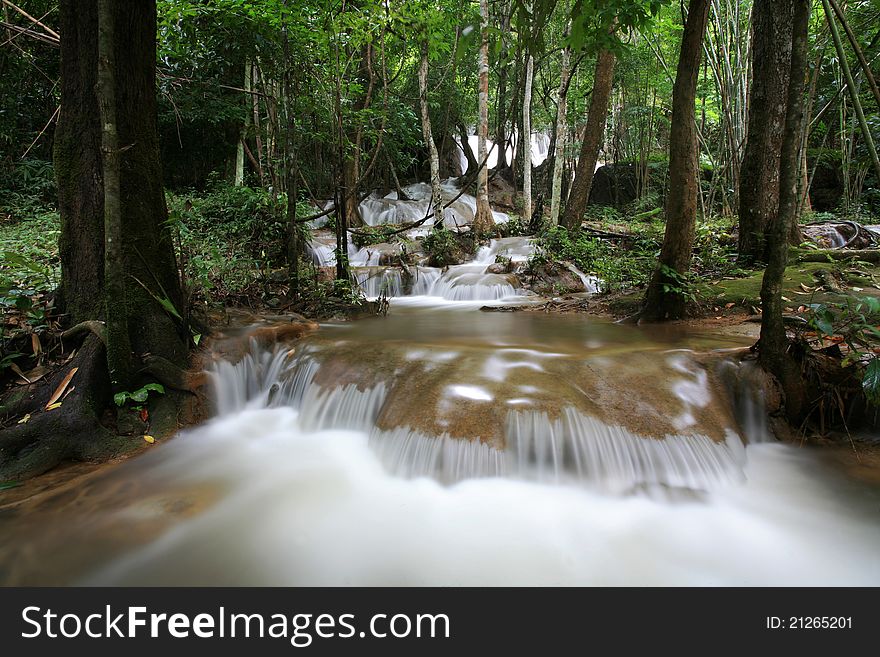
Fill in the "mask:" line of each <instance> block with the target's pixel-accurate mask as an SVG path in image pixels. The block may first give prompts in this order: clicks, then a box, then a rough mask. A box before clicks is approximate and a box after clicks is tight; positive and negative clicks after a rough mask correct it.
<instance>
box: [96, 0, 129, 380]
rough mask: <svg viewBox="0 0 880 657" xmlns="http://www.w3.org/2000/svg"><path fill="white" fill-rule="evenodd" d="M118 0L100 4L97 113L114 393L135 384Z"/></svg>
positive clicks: (108, 338) (107, 343) (106, 310)
mask: <svg viewBox="0 0 880 657" xmlns="http://www.w3.org/2000/svg"><path fill="white" fill-rule="evenodd" d="M114 22H115V20H114V16H113V0H98V85H97V93H98V107H99V108H100V110H101V155H102V160H101V163H102V166H103V170H104V294H105V307H104V317H105V318H106V332H105V336H106V337H105V340H104V342H105V346H106V348H107V369H108V371H109V373H110V384H111V386H112V388H113V390H114V391H116V392H118V391H120V390H125V389H126V387H127V386H128V384H129V383H130V382H131V342H130V340H129V337H128V327H127V320H126V316H125V308H126V301H127V299H126V294H125V262H124V259H123V255H122V239H123V233H122V199H121V198H120V195H121V183H120V177H121V176H120V170H119V135H118V133H117V129H116V82H115V78H116V53H115V49H114V36H113V35H114V32H115V25H114Z"/></svg>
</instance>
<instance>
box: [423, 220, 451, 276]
mask: <svg viewBox="0 0 880 657" xmlns="http://www.w3.org/2000/svg"><path fill="white" fill-rule="evenodd" d="M422 248H423V249H424V250H425V253H426V254H428V256H429V257H430V258H431V264H432V265H433V266H435V267H446V266H447V265H454V264H456V263H457V262H458V258H457V254H458V252H459V250H460V249H459V246H458V242H456V240H455V235H454V234H453V233H452V231H451V230H448V229H446V228H445V227H441V228H437V227H435V228H434V229H432V230H431V232H430V233H428V235H427V236H426V237H425V239H424V240H422Z"/></svg>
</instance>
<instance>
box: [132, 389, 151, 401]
mask: <svg viewBox="0 0 880 657" xmlns="http://www.w3.org/2000/svg"><path fill="white" fill-rule="evenodd" d="M149 395H150V391H149V390H147V389H146V388H141V389H140V390H135V391H134V392H133V393H131V398H132V400H133V401H136V402H138V403H143V402H145V401H147V397H149Z"/></svg>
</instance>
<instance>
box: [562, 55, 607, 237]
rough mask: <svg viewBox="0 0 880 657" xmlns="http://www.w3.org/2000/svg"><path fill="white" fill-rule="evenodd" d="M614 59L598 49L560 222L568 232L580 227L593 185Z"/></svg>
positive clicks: (603, 132) (603, 130)
mask: <svg viewBox="0 0 880 657" xmlns="http://www.w3.org/2000/svg"><path fill="white" fill-rule="evenodd" d="M615 59H616V58H615V56H614V54H613V53H612V52H611V51H609V50H601V51H600V52H599V54H598V56H597V57H596V73H595V75H594V76H593V93H592V96H591V98H590V110H589V112H588V113H587V125H586V128H585V129H584V140H583V142H582V144H581V155H580V159H579V160H578V165H577V170H576V172H575V176H574V182H573V183H572V185H571V190H570V191H569V196H568V205H567V206H566V208H565V216H564V217H563V219H562V223H563V224H564V225H565V226H566V227H567V228H569V229H572V228H579V227H580V225H581V221H582V220H583V218H584V212H586V210H587V202H588V201H589V200H590V188H591V187H592V185H593V174H594V173H595V172H596V162H597V161H598V160H599V149H600V148H601V146H602V137H603V135H604V134H605V119H606V117H607V115H608V100H609V99H610V98H611V88H612V84H613V82H614V63H615Z"/></svg>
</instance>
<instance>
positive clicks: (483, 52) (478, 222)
mask: <svg viewBox="0 0 880 657" xmlns="http://www.w3.org/2000/svg"><path fill="white" fill-rule="evenodd" d="M478 72H479V119H478V121H477V136H478V138H479V141H478V146H477V159H478V160H479V164H480V165H481V167H480V171H479V173H478V174H477V211H476V214H475V216H474V225H473V230H474V232H475V233H477V234H486V233H489V232H491V230H492V228H493V227H494V225H495V221H494V219H493V217H492V208H491V207H490V206H489V162H488V161H487V157H486V156H487V155H488V148H487V141H488V139H489V0H480V54H479V60H478Z"/></svg>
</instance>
